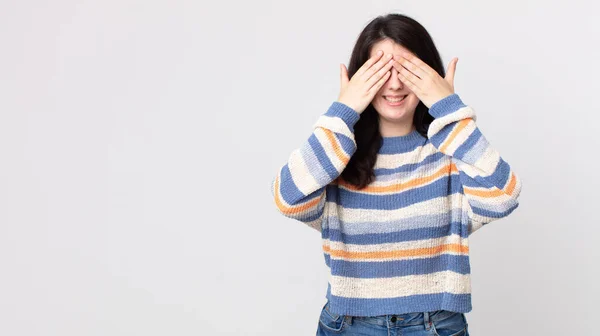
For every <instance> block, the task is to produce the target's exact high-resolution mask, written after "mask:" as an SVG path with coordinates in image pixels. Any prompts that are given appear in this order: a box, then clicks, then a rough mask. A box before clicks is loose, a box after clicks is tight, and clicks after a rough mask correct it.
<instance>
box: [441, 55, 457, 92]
mask: <svg viewBox="0 0 600 336" xmlns="http://www.w3.org/2000/svg"><path fill="white" fill-rule="evenodd" d="M456 63H458V57H455V58H453V59H452V60H451V61H450V64H448V72H447V73H446V77H444V78H445V79H446V81H447V82H448V83H450V85H452V87H454V75H455V74H456Z"/></svg>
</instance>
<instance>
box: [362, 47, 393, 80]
mask: <svg viewBox="0 0 600 336" xmlns="http://www.w3.org/2000/svg"><path fill="white" fill-rule="evenodd" d="M390 59H392V55H391V54H387V55H385V56H383V57H381V58H380V59H379V60H378V61H377V62H376V63H375V64H373V65H371V67H370V68H368V69H367V70H365V72H364V73H363V74H362V75H361V76H360V79H361V80H362V81H363V82H365V83H368V82H369V79H370V78H371V77H372V76H373V75H375V74H377V72H378V71H380V70H381V69H383V67H384V66H385V65H386V64H387V63H388V62H389V60H390ZM377 80H379V78H375V79H374V82H377Z"/></svg>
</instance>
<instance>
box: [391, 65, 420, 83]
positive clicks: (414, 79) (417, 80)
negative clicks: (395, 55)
mask: <svg viewBox="0 0 600 336" xmlns="http://www.w3.org/2000/svg"><path fill="white" fill-rule="evenodd" d="M395 68H396V71H398V75H399V76H402V77H403V78H405V79H406V80H407V81H409V82H411V83H412V84H413V85H415V86H419V84H420V83H421V78H419V77H417V76H416V75H415V74H413V73H412V72H410V71H409V70H406V68H404V67H403V66H402V65H396V67H395Z"/></svg>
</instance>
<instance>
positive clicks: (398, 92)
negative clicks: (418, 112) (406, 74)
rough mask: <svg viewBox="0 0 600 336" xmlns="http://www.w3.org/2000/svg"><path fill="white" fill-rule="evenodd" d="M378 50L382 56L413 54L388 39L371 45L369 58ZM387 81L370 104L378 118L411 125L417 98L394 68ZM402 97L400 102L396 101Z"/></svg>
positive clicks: (417, 102)
mask: <svg viewBox="0 0 600 336" xmlns="http://www.w3.org/2000/svg"><path fill="white" fill-rule="evenodd" d="M378 50H383V52H384V55H387V54H388V53H391V54H393V55H397V56H398V55H400V53H402V52H408V53H410V54H413V53H412V52H410V51H409V50H408V49H406V48H404V47H403V46H401V45H399V44H397V43H395V42H394V41H392V40H390V39H384V40H381V41H379V42H377V43H375V44H374V45H373V47H372V48H371V54H370V55H369V57H373V56H374V55H375V54H376V53H377V51H378ZM390 71H391V72H392V74H391V76H390V77H389V78H388V80H387V81H386V82H385V84H383V86H382V87H381V89H379V92H377V94H376V95H375V97H374V98H373V100H372V101H371V104H372V105H373V107H374V108H375V110H377V113H379V116H380V118H383V119H385V120H386V121H388V122H390V123H407V124H412V120H413V116H414V114H415V109H416V108H417V105H418V104H419V98H417V96H416V95H415V94H414V93H413V92H412V91H411V90H410V89H409V88H408V86H406V85H405V84H404V83H403V82H402V81H400V77H398V72H397V71H396V69H395V68H394V67H392V68H391V70H390ZM401 97H404V99H403V100H402V101H400V102H398V100H399V99H400V98H401Z"/></svg>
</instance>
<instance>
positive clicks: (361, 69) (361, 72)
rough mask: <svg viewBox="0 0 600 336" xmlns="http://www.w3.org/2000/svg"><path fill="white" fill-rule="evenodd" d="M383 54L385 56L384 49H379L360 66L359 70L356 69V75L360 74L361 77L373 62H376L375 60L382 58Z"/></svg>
mask: <svg viewBox="0 0 600 336" xmlns="http://www.w3.org/2000/svg"><path fill="white" fill-rule="evenodd" d="M381 56H383V51H381V50H378V51H377V53H376V54H375V55H373V56H372V57H371V58H369V59H368V60H367V61H366V62H365V63H364V64H363V65H362V66H361V67H360V68H358V70H356V73H355V74H354V75H355V76H356V75H358V76H359V77H360V76H362V75H363V73H364V72H365V71H366V70H367V69H369V68H370V67H371V66H372V65H373V64H375V62H377V61H378V60H379V59H380V58H381Z"/></svg>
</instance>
